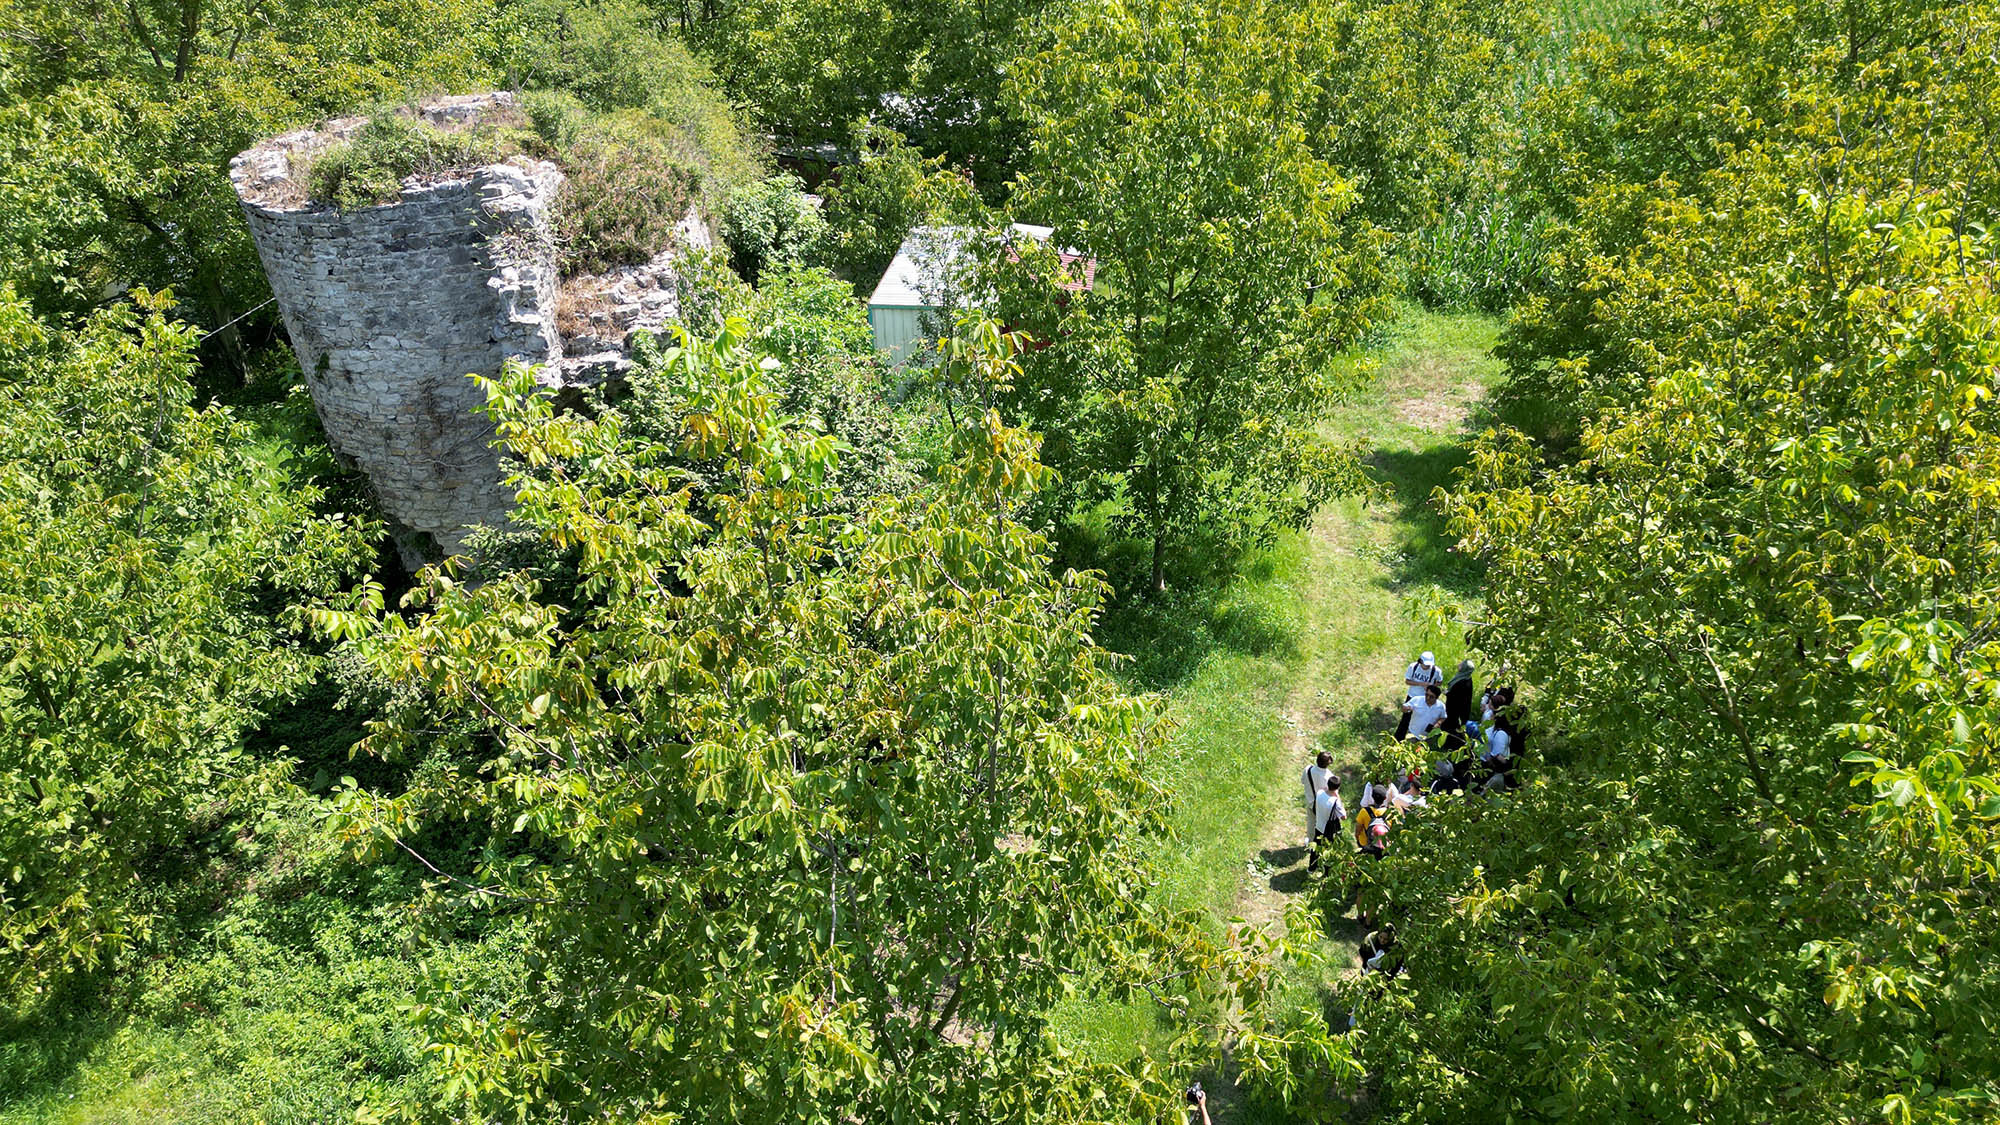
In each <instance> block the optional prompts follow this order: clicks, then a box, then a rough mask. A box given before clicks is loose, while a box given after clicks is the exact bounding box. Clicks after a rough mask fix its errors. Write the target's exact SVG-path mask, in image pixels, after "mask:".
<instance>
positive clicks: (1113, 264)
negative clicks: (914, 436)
mask: <svg viewBox="0 0 2000 1125" xmlns="http://www.w3.org/2000/svg"><path fill="white" fill-rule="evenodd" d="M1300 30H1301V28H1300V26H1299V25H1298V23H1297V21H1296V20H1295V18H1294V15H1293V13H1292V12H1291V11H1290V10H1289V9H1288V7H1287V6H1286V5H1283V4H1278V3H1262V2H1251V3H1230V4H1223V5H1216V6H1205V5H1186V4H1179V3H1169V2H1167V0H1133V2H1130V3H1125V2H1117V0H1092V2H1088V3H1083V4H1079V5H1077V6H1076V7H1075V8H1074V9H1073V11H1072V12H1071V13H1070V14H1068V15H1067V16H1066V17H1065V18H1063V19H1059V20H1055V21H1052V23H1051V26H1050V27H1049V28H1048V30H1047V36H1046V42H1045V45H1044V47H1043V49H1042V50H1041V51H1040V52H1039V53H1038V54H1035V55H1033V56H1031V57H1029V58H1026V59H1024V60H1022V61H1021V62H1020V63H1019V65H1018V66H1017V67H1016V69H1015V72H1014V85H1013V87H1012V91H1013V95H1014V97H1015V98H1016V99H1017V101H1018V103H1019V107H1020V109H1019V112H1020V113H1021V115H1022V117H1023V118H1024V120H1026V121H1027V122H1028V123H1029V128H1030V134H1029V135H1030V142H1029V161H1028V166H1027V170H1026V171H1025V172H1024V173H1023V176H1022V179H1021V181H1020V183H1019V185H1018V199H1019V204H1020V206H1021V207H1022V208H1023V209H1024V211H1025V212H1026V213H1029V214H1033V215H1039V216H1044V217H1046V218H1047V219H1048V220H1049V221H1050V222H1051V223H1052V224H1053V225H1054V227H1055V242H1056V244H1057V245H1059V246H1062V247H1069V248H1074V249H1075V250H1077V251H1079V252H1080V253H1081V254H1083V255H1085V256H1087V257H1089V258H1092V259H1094V260H1095V263H1096V271H1097V272H1096V276H1097V284H1096V288H1095V289H1094V290H1092V291H1090V292H1089V293H1087V294H1082V295H1079V296H1077V297H1076V298H1074V299H1068V298H1061V299H1052V300H1043V301H1040V302H1037V304H1038V305H1039V307H1040V309H1041V310H1042V311H1043V314H1044V315H1042V316H1041V317H1038V318H1034V319H1025V320H1017V321H1015V323H1017V324H1020V325H1021V326H1022V327H1024V328H1026V329H1027V330H1028V331H1029V332H1030V333H1031V334H1033V335H1035V336H1037V337H1039V338H1042V339H1045V340H1050V341H1052V342H1053V346H1051V347H1049V348H1047V349H1046V350H1044V351H1042V352H1040V353H1037V354H1036V356H1035V357H1034V359H1033V360H1032V362H1031V363H1030V364H1029V365H1028V371H1027V374H1026V376H1025V377H1024V378H1023V379H1022V380H1021V381H1020V383H1019V385H1018V388H1017V390H1016V391H1015V393H1013V394H1011V395H1010V396H1009V397H1008V398H1007V399H1006V404H1007V409H1008V410H1009V411H1010V412H1011V413H1012V415H1013V416H1016V417H1019V418H1021V419H1022V420H1023V421H1024V422H1026V423H1027V424H1029V425H1032V426H1033V427H1035V428H1036V429H1038V430H1041V431H1044V432H1046V433H1047V434H1048V435H1049V444H1050V447H1051V449H1052V451H1054V452H1055V455H1054V456H1052V457H1051V467H1053V468H1055V469H1056V470H1057V471H1058V472H1060V473H1062V474H1063V475H1064V476H1065V477H1066V478H1069V479H1070V481H1071V482H1072V484H1082V483H1084V482H1090V483H1089V484H1088V485H1087V487H1093V488H1095V489H1096V490H1097V491H1098V493H1099V494H1101V495H1120V496H1123V497H1125V498H1126V500H1127V501H1128V503H1129V506H1130V512H1131V519H1130V524H1131V526H1132V527H1134V528H1135V529H1136V530H1137V531H1138V532H1139V533H1141V534H1143V535H1144V536H1145V537H1146V538H1147V539H1149V540H1151V543H1152V564H1151V585H1152V586H1153V588H1155V589H1164V588H1165V587H1166V583H1167V563H1168V558H1169V555H1170V554H1171V553H1172V549H1173V548H1176V547H1180V546H1186V545H1188V544H1191V543H1194V542H1197V541H1200V540H1203V539H1209V540H1212V541H1220V542H1222V543H1225V544H1229V543H1240V542H1242V541H1244V540H1246V539H1252V538H1255V537H1257V536H1259V535H1261V534H1264V533H1266V532H1268V531H1269V530H1271V529H1274V528H1277V527H1281V526H1299V525H1302V524H1303V523H1305V522H1306V521H1307V520H1309V519H1310V518H1311V516H1312V513H1313V511H1314V510H1316V509H1317V508H1318V507H1319V506H1320V504H1322V503H1323V502H1324V501H1325V500H1326V499H1327V498H1328V497H1329V496H1331V495H1333V494H1334V493H1336V492H1338V491H1341V490H1344V489H1350V488H1353V487H1355V486H1356V485H1357V484H1358V480H1359V474H1358V470H1357V466H1356V463H1355V461H1354V459H1353V458H1352V457H1351V456H1350V455H1349V454H1348V453H1347V452H1346V451H1343V450H1339V449H1335V448H1332V447H1330V446H1329V445H1328V444H1326V443H1325V442H1323V441H1322V440H1320V438H1319V437H1318V435H1317V432H1316V428H1317V425H1318V423H1319V421H1320V419H1321V418H1323V417H1324V415H1325V412H1326V411H1327V409H1328V408H1329V407H1330V406H1331V404H1332V403H1333V401H1334V399H1335V397H1336V395H1337V394H1338V393H1339V391H1340V390H1341V384H1340V380H1339V378H1338V377H1337V375H1336V370H1337V368H1336V367H1335V366H1334V365H1333V364H1332V363H1331V362H1330V360H1331V359H1332V357H1333V355H1334V354H1335V353H1336V352H1338V351H1339V350H1340V349H1342V348H1344V347H1346V346H1348V345H1350V344H1352V343H1353V342H1354V341H1355V340H1356V339H1357V338H1358V337H1359V335H1360V334H1361V332H1362V331H1363V330H1364V329H1365V328H1366V327H1367V326H1368V325H1369V324H1370V323H1372V322H1373V321H1374V320H1376V319H1377V318H1378V317H1379V315H1380V314H1381V313H1382V312H1383V305H1382V297H1381V295H1380V286H1381V281H1382V278H1381V272H1380V259H1379V254H1378V250H1379V239H1378V238H1377V237H1376V236H1375V234H1374V233H1373V232H1372V231H1371V230H1370V229H1369V228H1367V226H1366V225H1365V224H1357V225H1356V226H1352V227H1350V226H1347V225H1344V223H1343V216H1344V215H1346V214H1347V212H1348V211H1349V209H1350V208H1351V207H1352V206H1353V203H1354V192H1353V188H1352V186H1351V185H1350V184H1349V183H1348V182H1347V181H1346V180H1345V179H1343V178H1342V177H1341V176H1340V174H1339V173H1338V171H1337V170H1336V169H1334V168H1333V167H1332V166H1331V165H1329V164H1327V163H1326V162H1325V161H1324V160H1322V159H1320V158H1319V157H1317V156H1315V155H1314V154H1313V149H1312V144H1311V138H1310V137H1309V136H1308V134H1307V131H1306V127H1305V124H1304V122H1305V112H1306V109H1307V103H1308V101H1309V100H1310V98H1311V97H1312V96H1313V89H1312V75H1311V74H1310V73H1309V72H1308V71H1306V70H1305V69H1303V66H1304V55H1303V49H1302V48H1301V47H1300V45H1299V44H1300V42H1301V40H1300V39H1299V38H1298V37H1297V36H1296V35H1295V34H1294V33H1295V32H1298V31H1300ZM1044 276H1045V278H1047V282H1048V284H1059V283H1058V281H1057V279H1056V278H1055V277H1054V276H1052V274H1051V272H1050V271H1044ZM1044 288H1045V291H1046V289H1047V286H1046V285H1045V287H1044ZM1003 307H1004V306H1003Z"/></svg>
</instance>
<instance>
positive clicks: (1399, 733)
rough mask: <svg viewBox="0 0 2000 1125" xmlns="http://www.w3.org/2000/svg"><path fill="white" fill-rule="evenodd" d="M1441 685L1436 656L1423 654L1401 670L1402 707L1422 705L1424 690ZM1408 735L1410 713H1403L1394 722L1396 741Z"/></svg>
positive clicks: (1441, 672)
mask: <svg viewBox="0 0 2000 1125" xmlns="http://www.w3.org/2000/svg"><path fill="white" fill-rule="evenodd" d="M1443 685H1444V669H1442V668H1440V667H1438V666H1437V654H1436V653H1433V652H1426V653H1424V654H1423V655H1422V656H1419V657H1417V659H1416V660H1415V661H1414V662H1412V663H1411V664H1410V666H1409V667H1408V668H1406V669H1404V670H1403V688H1404V691H1403V703H1402V706H1404V707H1410V706H1414V705H1415V704H1418V703H1422V702H1423V701H1424V689H1425V688H1427V687H1433V686H1435V687H1440V688H1441V687H1443ZM1409 733H1410V713H1409V712H1408V711H1404V712H1403V716H1402V718H1400V719H1398V720H1397V721H1396V741H1398V742H1401V741H1402V740H1403V738H1404V736H1406V735H1408V734H1409Z"/></svg>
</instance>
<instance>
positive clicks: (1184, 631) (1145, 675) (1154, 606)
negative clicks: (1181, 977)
mask: <svg viewBox="0 0 2000 1125" xmlns="http://www.w3.org/2000/svg"><path fill="white" fill-rule="evenodd" d="M1259 569H1260V568H1259V567H1256V566H1252V567H1248V568H1246V570H1245V573H1244V574H1243V576H1242V577H1240V578H1238V579H1236V580H1234V581H1231V582H1228V583H1210V584H1205V585H1201V586H1197V587H1194V588H1191V589H1186V590H1180V589H1170V590H1167V591H1166V592H1164V593H1152V592H1125V593H1120V594H1119V595H1118V596H1117V597H1115V598H1114V599H1113V601H1112V603H1111V604H1110V605H1109V606H1108V607H1107V608H1106V610H1105V613H1104V617H1103V620H1102V621H1100V622H1099V624H1098V629H1097V637H1098V641H1099V642H1100V643H1101V644H1103V645H1104V646H1105V647H1106V648H1108V649H1110V650H1112V651H1113V652H1118V653H1122V654H1124V655H1125V656H1126V657H1128V658H1129V661H1130V662H1129V663H1128V664H1127V665H1126V666H1125V671H1126V674H1127V675H1128V677H1129V678H1130V680H1131V681H1132V684H1133V686H1134V687H1135V688H1138V689H1140V690H1143V691H1165V690H1167V689H1170V688H1173V687H1175V686H1177V685H1179V684H1180V683H1182V682H1183V681H1185V680H1186V679H1187V678H1188V677H1189V676H1192V675H1193V674H1194V673H1195V671H1196V670H1197V669H1199V668H1200V667H1201V665H1202V662H1203V661H1204V660H1206V659H1208V657H1209V655H1210V654H1211V653H1214V652H1217V651H1226V652H1234V653H1242V654H1245V655H1250V656H1275V657H1278V658H1280V659H1290V658H1292V657H1293V656H1296V655H1297V653H1298V646H1299V634H1298V630H1299V621H1298V615H1297V613H1296V612H1295V611H1294V609H1293V607H1292V606H1291V605H1290V604H1289V601H1288V599H1286V598H1284V597H1282V596H1280V595H1281V594H1282V593H1283V591H1282V590H1273V589H1271V588H1270V587H1269V585H1268V579H1267V578H1265V577H1264V576H1260V575H1259V574H1258V573H1256V572H1257V570H1259Z"/></svg>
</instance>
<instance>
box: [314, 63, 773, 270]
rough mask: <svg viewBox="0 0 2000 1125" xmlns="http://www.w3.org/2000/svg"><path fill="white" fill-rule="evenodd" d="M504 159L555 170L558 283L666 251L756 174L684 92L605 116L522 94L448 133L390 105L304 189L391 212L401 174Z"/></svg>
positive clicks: (693, 88) (726, 119)
mask: <svg viewBox="0 0 2000 1125" xmlns="http://www.w3.org/2000/svg"><path fill="white" fill-rule="evenodd" d="M515 156H529V157H534V158H536V159H543V160H549V161H553V162H554V163H556V164H557V165H559V166H560V167H561V168H562V169H563V172H564V175H565V181H564V185H563V189H562V193H561V195H560V196H559V197H558V199H557V202H556V206H555V209H554V211H553V213H552V215H551V219H552V225H553V227H554V230H555V233H556V238H557V243H558V258H559V264H560V267H561V270H562V273H563V274H564V276H573V275H577V274H587V273H601V272H604V271H606V270H610V269H615V268H617V267H619V266H626V265H636V264H638V263H641V262H644V261H646V260H648V259H650V258H651V257H653V256H654V255H655V254H658V253H659V252H660V251H662V250H665V249H667V248H668V247H670V246H671V245H672V244H673V241H674V237H675V227H676V225H677V224H678V223H679V222H680V221H681V219H682V218H683V217H685V216H686V214H687V212H688V209H689V208H690V207H691V206H696V205H700V206H702V207H703V208H704V209H706V210H713V208H714V203H715V201H716V200H718V199H720V198H721V197H723V196H724V195H726V194H727V193H728V192H729V191H730V190H731V189H732V188H733V187H735V186H736V185H737V184H739V183H741V182H743V181H744V180H746V179H748V178H749V177H750V176H752V175H753V174H754V173H755V171H756V169H757V161H756V159H755V158H754V156H753V155H752V154H751V153H750V152H749V151H748V149H747V147H746V146H745V144H744V141H743V138H742V134H741V133H740V131H739V130H738V129H737V128H736V126H735V121H734V118H733V116H732V115H731V114H730V111H729V110H728V108H727V106H726V105H724V104H722V103H721V101H720V99H718V98H717V97H716V96H715V95H714V94H713V93H712V92H710V91H708V90H706V89H705V88H703V87H701V86H700V85H699V84H689V85H688V86H687V88H685V89H681V90H678V91H674V92H673V94H672V96H671V97H668V96H663V97H661V98H657V99H655V100H654V101H653V102H652V103H651V104H649V105H648V106H645V107H638V108H632V107H628V108H619V109H609V110H602V109H593V108H592V107H590V106H588V105H586V104H585V103H584V101H583V100H582V99H581V98H579V97H577V96H576V95H574V94H568V93H551V92H531V93H528V94H525V95H523V96H522V97H521V99H520V103H519V107H518V108H516V107H514V106H507V105H495V106H491V107H488V108H487V109H486V111H485V112H484V113H483V114H482V115H481V117H480V118H479V119H478V120H477V121H474V122H471V123H468V124H465V125H463V126H458V127H452V126H449V125H447V126H439V125H433V124H431V123H430V122H428V121H425V120H423V119H422V118H421V117H420V116H419V115H418V114H417V112H416V110H415V108H414V106H411V105H399V106H394V107H390V108H386V109H382V110H378V111H376V112H375V113H373V114H371V115H370V116H369V119H368V121H367V123H366V124H364V125H363V126H361V128H360V129H359V130H357V131H355V132H354V133H353V134H351V135H350V136H349V137H348V138H347V139H345V140H342V141H339V142H336V143H335V144H333V145H331V146H329V147H328V148H327V149H326V150H325V151H323V152H321V153H320V154H319V155H318V156H316V157H315V158H314V159H313V160H312V163H311V164H310V166H309V167H308V168H307V169H306V171H305V173H304V176H303V179H304V181H305V188H306V191H307V193H308V195H309V197H310V198H311V199H313V200H315V201H318V202H321V203H327V204H331V205H333V206H334V207H337V208H339V209H340V210H343V211H349V210H356V209H359V208H364V207H375V206H381V205H384V204H389V203H394V202H396V201H397V199H399V198H400V196H401V193H402V188H403V184H404V182H405V181H406V180H407V179H408V178H409V177H412V176H417V177H424V178H428V177H438V176H445V175H449V174H452V173H456V172H462V171H465V170H468V169H471V168H476V167H480V166H483V165H487V164H495V163H499V162H502V161H505V160H508V159H510V158H512V157H515Z"/></svg>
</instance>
